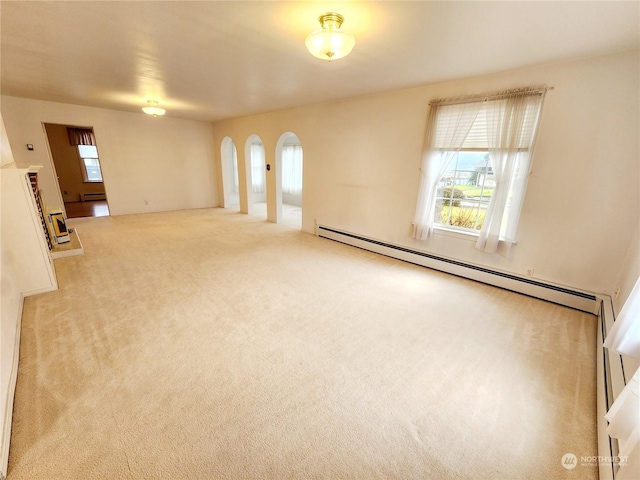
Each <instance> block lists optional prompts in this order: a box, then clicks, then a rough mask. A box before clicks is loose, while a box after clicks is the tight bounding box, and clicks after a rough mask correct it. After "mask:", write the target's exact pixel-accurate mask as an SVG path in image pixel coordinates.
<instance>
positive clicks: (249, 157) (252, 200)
mask: <svg viewBox="0 0 640 480" xmlns="http://www.w3.org/2000/svg"><path fill="white" fill-rule="evenodd" d="M245 159H246V161H247V163H248V165H247V192H248V195H247V199H248V204H249V205H248V211H249V213H250V214H253V215H260V216H264V217H265V218H266V217H267V175H266V173H267V168H266V164H265V154H264V145H263V143H262V140H261V139H260V137H258V136H257V135H251V136H250V137H249V138H248V139H247V143H246V145H245Z"/></svg>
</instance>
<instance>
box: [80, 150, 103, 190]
mask: <svg viewBox="0 0 640 480" xmlns="http://www.w3.org/2000/svg"><path fill="white" fill-rule="evenodd" d="M86 146H92V147H94V148H95V149H96V155H95V156H83V154H82V149H81V148H80V147H86ZM76 151H77V153H78V158H79V160H80V171H81V172H82V181H83V183H104V177H103V175H102V166H101V165H100V158H99V156H98V148H97V147H96V146H95V145H76ZM86 160H95V161H96V163H97V168H98V172H99V173H100V180H92V179H91V178H89V172H88V170H87V168H88V167H87V164H86Z"/></svg>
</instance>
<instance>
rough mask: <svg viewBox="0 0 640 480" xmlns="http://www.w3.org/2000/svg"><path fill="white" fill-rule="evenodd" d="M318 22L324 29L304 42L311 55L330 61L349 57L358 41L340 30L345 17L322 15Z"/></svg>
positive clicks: (314, 33) (333, 14) (335, 14)
mask: <svg viewBox="0 0 640 480" xmlns="http://www.w3.org/2000/svg"><path fill="white" fill-rule="evenodd" d="M318 20H319V21H320V25H322V29H320V30H316V31H315V32H313V33H312V34H310V35H309V36H308V37H307V39H306V40H305V41H304V44H305V45H306V46H307V50H309V52H310V53H311V55H313V56H314V57H317V58H322V59H324V60H329V61H331V60H337V59H338V58H342V57H346V56H347V55H349V52H351V50H352V49H353V46H354V45H355V44H356V39H355V38H354V37H353V35H351V34H350V33H347V32H344V31H342V30H340V26H341V25H342V22H344V17H343V16H342V15H340V14H339V13H333V12H330V13H325V14H324V15H320V17H318Z"/></svg>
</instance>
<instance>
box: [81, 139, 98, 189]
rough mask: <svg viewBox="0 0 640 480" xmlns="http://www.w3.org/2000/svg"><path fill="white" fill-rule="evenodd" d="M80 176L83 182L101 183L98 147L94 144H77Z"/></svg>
mask: <svg viewBox="0 0 640 480" xmlns="http://www.w3.org/2000/svg"><path fill="white" fill-rule="evenodd" d="M78 154H79V155H80V164H81V166H82V169H81V170H82V176H83V178H84V181H85V182H92V183H102V171H101V170H100V160H99V158H98V149H97V148H96V146H95V145H78Z"/></svg>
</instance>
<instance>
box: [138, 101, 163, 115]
mask: <svg viewBox="0 0 640 480" xmlns="http://www.w3.org/2000/svg"><path fill="white" fill-rule="evenodd" d="M147 103H148V104H149V106H148V107H142V111H143V112H144V113H146V114H147V115H153V116H154V117H157V116H158V115H164V114H165V113H166V110H165V109H164V108H160V107H157V106H156V105H158V101H157V100H147Z"/></svg>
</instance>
